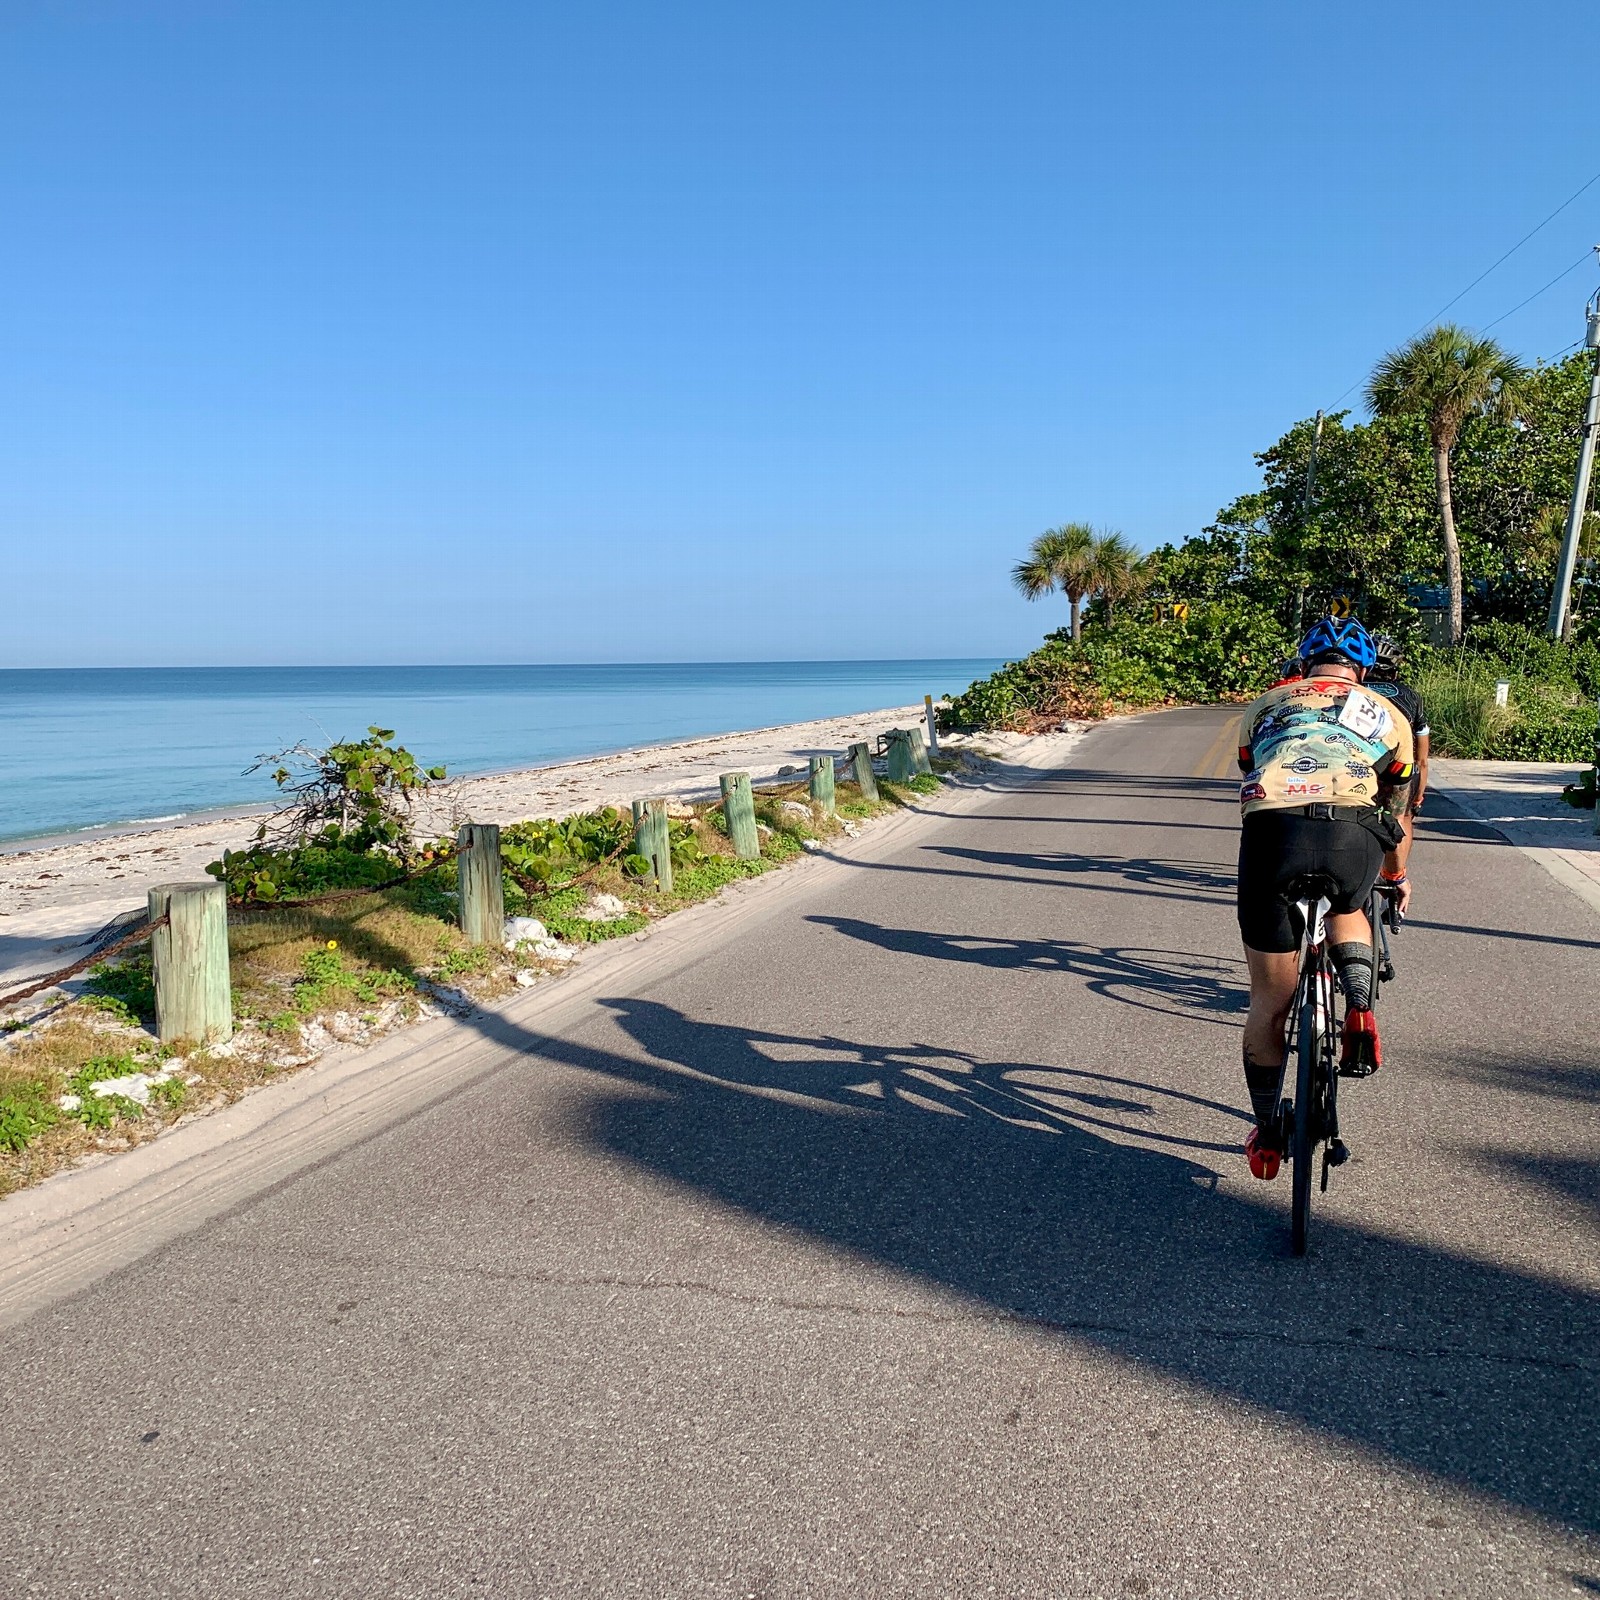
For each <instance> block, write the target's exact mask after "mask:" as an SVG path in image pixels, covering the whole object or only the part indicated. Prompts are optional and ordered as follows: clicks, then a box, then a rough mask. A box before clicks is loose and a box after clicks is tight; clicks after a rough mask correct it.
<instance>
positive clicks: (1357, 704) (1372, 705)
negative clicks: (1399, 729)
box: [1339, 689, 1394, 739]
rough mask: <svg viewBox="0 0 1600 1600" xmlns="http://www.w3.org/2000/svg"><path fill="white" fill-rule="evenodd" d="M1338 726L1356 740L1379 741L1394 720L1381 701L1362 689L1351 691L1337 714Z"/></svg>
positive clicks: (1392, 724)
mask: <svg viewBox="0 0 1600 1600" xmlns="http://www.w3.org/2000/svg"><path fill="white" fill-rule="evenodd" d="M1339 726H1340V727H1341V728H1348V729H1349V730H1350V731H1351V733H1353V734H1354V735H1355V736H1356V737H1357V738H1358V739H1381V738H1382V737H1383V736H1384V735H1385V734H1386V733H1387V732H1388V731H1389V730H1390V729H1391V728H1392V727H1393V726H1394V718H1393V717H1391V716H1390V715H1389V712H1388V708H1387V707H1386V706H1385V705H1384V704H1383V702H1382V701H1381V700H1378V699H1376V698H1374V697H1373V696H1372V695H1370V694H1368V693H1367V692H1366V690H1364V689H1352V690H1351V691H1350V698H1349V699H1348V700H1346V701H1345V703H1344V710H1343V711H1341V712H1340V713H1339Z"/></svg>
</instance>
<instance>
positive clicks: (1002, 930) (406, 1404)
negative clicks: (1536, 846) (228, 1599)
mask: <svg viewBox="0 0 1600 1600" xmlns="http://www.w3.org/2000/svg"><path fill="white" fill-rule="evenodd" d="M1227 720H1228V719H1227V717H1226V716H1225V715H1224V714H1223V713H1220V712H1217V711H1214V710H1199V711H1180V712H1173V713H1167V714H1163V715H1161V716H1156V717H1147V718H1142V719H1139V720H1136V721H1133V722H1128V723H1118V724H1112V725H1108V726H1105V727H1102V728H1100V729H1097V730H1095V731H1094V732H1092V733H1091V734H1089V735H1088V736H1087V737H1086V738H1085V740H1084V741H1083V743H1082V744H1081V745H1080V746H1079V747H1078V749H1077V750H1076V751H1075V752H1074V754H1073V756H1072V758H1071V760H1070V764H1069V765H1067V766H1065V767H1063V768H1062V769H1061V770H1059V771H1055V772H1051V773H1044V774H1039V775H1036V776H1035V777H1034V778H1032V779H1029V780H1021V779H1019V780H1018V781H1017V782H1016V783H1015V784H1013V785H1008V786H1002V787H997V788H996V789H995V790H994V791H993V792H991V793H988V794H986V795H984V796H983V797H982V799H981V801H980V802H979V803H978V804H976V805H975V806H961V805H957V804H955V803H953V802H952V803H951V804H950V805H948V806H941V805H940V804H939V803H938V802H936V803H935V810H936V812H937V811H941V810H942V811H944V812H945V813H946V814H944V815H934V816H932V817H930V818H928V819H927V820H925V821H921V822H917V823H915V824H912V825H911V826H909V827H901V828H897V829H895V830H890V831H888V832H886V833H885V834H884V835H883V837H882V843H881V844H880V845H873V844H872V843H870V841H869V843H868V845H867V847H866V849H865V850H864V851H863V852H862V853H860V854H859V855H858V856H856V858H855V860H854V863H853V865H852V866H851V867H850V868H849V869H848V870H845V871H834V872H830V873H818V874H816V875H814V876H811V877H807V876H806V875H804V874H800V875H797V876H796V877H795V879H794V882H793V886H792V887H790V888H786V889H784V890H783V892H782V893H780V894H775V895H773V896H772V897H771V898H770V900H769V901H768V902H767V903H766V906H765V908H764V909H763V911H762V913H761V915H760V916H759V917H758V918H754V919H752V918H748V917H747V918H745V919H743V920H741V921H738V922H736V923H730V925H729V926H728V927H727V928H726V929H724V930H722V931H718V930H719V924H718V922H717V920H716V919H715V918H714V917H713V918H710V919H708V920H707V921H706V922H705V923H704V924H703V928H704V930H705V931H704V934H703V937H701V938H700V940H699V941H698V943H697V944H696V946H695V947H694V953H693V957H692V959H691V958H690V957H689V956H688V955H683V956H681V957H680V958H678V959H675V960H674V961H673V962H672V963H671V964H670V966H669V967H668V968H666V969H662V970H656V971H654V972H651V973H650V974H649V975H648V976H647V977H645V978H642V979H641V980H640V981H638V982H636V983H633V984H619V986H618V987H617V988H616V989H615V990H613V991H603V992H601V993H600V994H599V995H598V996H597V997H596V998H594V999H593V1000H592V1001H589V1002H586V1003H585V1004H584V1005H583V1006H582V1007H581V1008H579V1010H578V1011H577V1012H576V1014H575V1015H574V1016H573V1017H571V1018H570V1019H569V1020H568V1021H567V1022H566V1023H565V1024H564V1025H563V1026H562V1027H561V1028H560V1029H559V1037H556V1036H552V1034H548V1033H545V1032H542V1031H540V1029H539V1028H538V1027H536V1026H532V1025H530V1024H529V1023H527V1022H526V1021H520V1022H519V1021H518V1020H516V1014H515V1013H513V1014H511V1015H508V1016H491V1017H484V1018H479V1019H477V1020H476V1021H474V1022H472V1023H471V1024H467V1025H466V1026H471V1027H474V1028H476V1029H477V1030H478V1031H479V1032H480V1033H481V1041H480V1042H479V1043H478V1044H477V1045H476V1046H475V1049H476V1050H478V1051H481V1055H482V1064H483V1070H482V1071H481V1072H480V1073H478V1074H477V1075H476V1076H475V1077H474V1078H472V1079H471V1080H470V1081H467V1082H466V1083H465V1084H464V1086H463V1087H461V1088H459V1089H458V1090H457V1091H456V1092H454V1093H452V1094H450V1095H449V1096H447V1097H446V1098H444V1099H442V1100H440V1101H438V1102H437V1103H435V1104H433V1105H431V1106H429V1107H427V1108H425V1109H422V1110H420V1111H416V1112H413V1113H411V1114H408V1115H406V1116H404V1117H403V1118H401V1119H400V1120H398V1121H395V1122H394V1123H392V1124H391V1125H389V1126H387V1127H385V1128H383V1129H381V1130H380V1131H377V1132H375V1133H372V1134H370V1135H368V1136H366V1137H364V1138H362V1139H361V1140H359V1141H358V1142H352V1143H350V1144H348V1145H347V1146H345V1147H343V1148H339V1149H336V1150H334V1151H333V1152H332V1153H331V1154H329V1155H328V1156H326V1157H325V1158H324V1159H322V1160H321V1161H320V1162H319V1163H318V1164H316V1165H315V1166H313V1167H311V1168H310V1169H309V1170H305V1171H302V1172H300V1173H298V1174H297V1175H295V1176H293V1177H291V1178H289V1179H287V1180H285V1181H282V1182H279V1183H277V1184H276V1185H275V1186H274V1187H271V1188H269V1189H267V1190H265V1191H264V1192H262V1193H259V1194H257V1195H255V1196H253V1197H252V1198H251V1199H249V1200H248V1201H247V1202H245V1203H241V1204H238V1205H236V1206H234V1207H233V1209H231V1210H230V1211H228V1212H227V1213H226V1214H225V1215H222V1216H220V1217H218V1218H215V1219H213V1220H211V1221H209V1222H207V1223H205V1224H204V1225H203V1226H200V1227H198V1228H196V1229H195V1230H193V1231H191V1232H189V1233H187V1234H186V1235H184V1236H183V1237H180V1238H178V1239H176V1240H175V1241H173V1242H171V1243H169V1244H167V1245H166V1246H165V1247H164V1248H162V1249H160V1250H159V1251H156V1252H155V1253H153V1254H148V1255H145V1256H144V1257H142V1258H141V1259H138V1260H135V1261H132V1262H131V1263H130V1264H128V1265H126V1266H123V1267H122V1268H120V1269H119V1270H117V1271H115V1272H112V1273H110V1274H108V1275H106V1276H103V1277H102V1278H100V1280H99V1281H98V1282H96V1283H94V1284H93V1285H91V1286H90V1287H88V1288H86V1289H85V1290H83V1291H82V1292H80V1293H78V1294H77V1295H75V1296H74V1297H73V1298H71V1299H68V1300H65V1301H63V1302H61V1303H58V1304H56V1305H54V1306H52V1307H49V1308H47V1309H44V1310H42V1311H41V1312H39V1313H38V1314H36V1315H34V1316H33V1317H32V1318H31V1319H29V1320H27V1321H26V1322H24V1323H22V1324H21V1325H19V1326H16V1327H13V1328H12V1329H11V1330H10V1331H9V1332H7V1333H5V1334H4V1335H0V1358H3V1361H4V1370H5V1373H6V1384H5V1389H4V1396H3V1399H0V1430H3V1432H0V1437H3V1438H4V1440H5V1449H4V1452H3V1458H0V1496H3V1499H0V1504H3V1506H4V1508H5V1524H6V1529H5V1537H4V1539H3V1541H0V1594H3V1595H5V1596H7V1597H13V1596H24V1595H28V1596H32V1595H50V1596H55V1595H74V1596H76V1595H105V1596H116V1597H118V1600H136V1597H144V1596H158V1595H159V1596H167V1595H183V1596H243V1595H249V1596H274V1597H276V1596H285V1597H299V1596H318V1597H322V1596H337V1597H341V1600H349V1597H356V1596H367V1595H374V1596H391V1595H392V1596H419V1597H423V1596H426V1597H432V1596H448V1597H455V1596H524V1595H529V1596H531V1595H552V1596H568V1595H599V1596H652V1597H655V1596H680V1595H681V1596H729V1597H745V1596H760V1597H762V1600H776V1597H779V1596H836V1595H872V1596H880V1595H885V1596H899V1595H906V1596H911V1595H915V1596H919V1597H922V1596H926V1597H932V1596H961V1597H965V1596H978V1595H996V1596H1006V1597H1017V1596H1074V1597H1076V1596H1114V1597H1121V1596H1126V1595H1151V1596H1178V1595H1182V1596H1195V1597H1217V1600H1220V1597H1224V1596H1251V1597H1254V1596H1260V1595H1280V1596H1287V1597H1296V1596H1329V1597H1333V1596H1338V1597H1341V1600H1343V1597H1348V1596H1363V1595H1383V1596H1401V1595H1404V1596H1407V1597H1414V1596H1444V1595H1450V1596H1468V1595H1470V1596H1494V1597H1500V1596H1517V1595H1552V1594H1573V1593H1577V1594H1594V1593H1600V1467H1597V1448H1596V1438H1597V1433H1600V1429H1597V1422H1600V1406H1597V1372H1600V1256H1597V1249H1596V1245H1597V1221H1600V1217H1597V1205H1600V1128H1597V1118H1596V1102H1597V1100H1600V1065H1597V1054H1596V1046H1595V1040H1596V1037H1597V1033H1600V1028H1597V1024H1600V999H1597V993H1600V985H1597V983H1596V981H1595V974H1596V970H1597V968H1596V956H1597V953H1600V917H1597V916H1596V914H1595V913H1594V912H1593V911H1591V910H1590V909H1589V908H1588V907H1586V906H1585V905H1583V904H1582V903H1581V902H1579V901H1578V900H1577V899H1575V898H1574V897H1572V896H1571V895H1569V894H1568V893H1567V891H1566V890H1564V889H1563V888H1561V886H1560V885H1558V884H1556V883H1555V882H1554V881H1553V880H1552V879H1551V878H1549V877H1548V876H1547V875H1546V874H1545V873H1544V872H1542V871H1541V870H1540V868H1539V867H1538V866H1536V865H1535V864H1534V863H1533V862H1531V861H1530V860H1529V859H1528V858H1527V857H1525V856H1523V855H1522V854H1520V853H1519V852H1518V851H1517V850H1515V849H1514V848H1512V847H1511V846H1509V845H1506V844H1503V843H1500V842H1498V841H1497V840H1495V839H1494V838H1493V837H1491V836H1489V835H1488V834H1487V832H1486V830H1484V829H1483V828H1482V827H1481V825H1478V824H1473V823H1468V822H1466V821H1465V820H1463V819H1461V818H1459V817H1457V818H1455V819H1451V818H1450V817H1448V816H1444V815H1440V816H1438V817H1437V818H1436V819H1434V820H1431V821H1430V823H1429V825H1428V827H1427V830H1426V836H1425V839H1424V841H1423V842H1422V843H1421V844H1420V845H1419V846H1418V850H1417V854H1416V857H1415V864H1414V875H1415V876H1416V877H1417V878H1418V879H1419V881H1420V887H1419V891H1418V904H1417V906H1416V908H1415V917H1414V920H1413V923H1412V924H1411V925H1410V926H1409V927H1408V928H1407V930H1406V932H1405V933H1404V935H1403V936H1402V938H1401V940H1400V943H1399V949H1398V955H1399V960H1400V964H1401V968H1402V971H1401V980H1400V982H1399V983H1398V984H1396V985H1395V986H1394V987H1393V988H1392V989H1391V991H1390V992H1389V994H1388V995H1387V996H1386V1001H1385V1007H1384V1010H1383V1011H1382V1012H1381V1018H1382V1021H1383V1025H1384V1035H1385V1041H1386V1047H1387V1053H1388V1056H1389V1065H1388V1066H1386V1067H1385V1070H1384V1072H1383V1073H1382V1074H1381V1075H1380V1076H1379V1077H1378V1078H1376V1079H1375V1080H1373V1081H1371V1082H1369V1083H1365V1084H1358V1085H1355V1086H1353V1087H1351V1088H1350V1090H1349V1092H1348V1094H1347V1096H1346V1098H1345V1104H1344V1109H1345V1111H1346V1117H1345V1120H1346V1124H1347V1136H1348V1139H1349V1142H1350V1144H1351V1145H1352V1148H1353V1150H1354V1152H1355V1160H1354V1161H1353V1162H1352V1163H1351V1165H1349V1166H1348V1167H1346V1168H1345V1169H1343V1171H1342V1172H1340V1173H1337V1174H1336V1175H1335V1178H1334V1185H1333V1188H1332V1190H1331V1192H1330V1193H1329V1194H1328V1195H1327V1196H1326V1197H1325V1198H1324V1199H1323V1201H1322V1202H1321V1204H1320V1206H1319V1209H1318V1211H1317V1213H1316V1215H1315V1217H1314V1228H1315V1235H1314V1246H1313V1254H1312V1255H1311V1256H1310V1257H1309V1258H1307V1259H1305V1260H1295V1259H1293V1258H1291V1257H1290V1256H1289V1255H1288V1254H1287V1249H1286V1229H1287V1205H1288V1182H1287V1178H1286V1177H1285V1179H1283V1180H1280V1181H1279V1182H1278V1183H1276V1184H1273V1185H1264V1184H1258V1183H1253V1182H1252V1181H1251V1180H1250V1178H1249V1176H1248V1172H1247V1169H1246V1167H1245V1163H1244V1158H1243V1155H1242V1153H1241V1142H1242V1138H1243V1135H1244V1132H1245V1130H1246V1127H1247V1121H1246V1117H1245V1111H1244V1106H1245V1097H1244V1093H1243V1085H1242V1081H1241V1077H1240V1072H1239V1066H1238V1054H1239V1024H1240V1009H1241V1004H1242V989H1241V984H1242V965H1241V963H1240V961H1239V959H1238V948H1237V939H1236V934H1235V931H1234V925H1233V917H1232V904H1231V894H1232V876H1233V857H1234V851H1235V848H1236V832H1237V824H1236V806H1235V803H1234V797H1235V793H1236V790H1235V786H1234V784H1233V782H1232V781H1231V780H1230V779H1229V778H1228V777H1226V776H1223V775H1221V774H1222V773H1224V772H1225V770H1226V761H1225V755H1226V747H1227ZM1219 752H1220V754H1219ZM1439 809H1440V812H1441V813H1442V812H1443V811H1444V810H1445V809H1446V808H1444V807H1442V806H1441V807H1440V808H1439ZM620 970H621V969H619V971H620Z"/></svg>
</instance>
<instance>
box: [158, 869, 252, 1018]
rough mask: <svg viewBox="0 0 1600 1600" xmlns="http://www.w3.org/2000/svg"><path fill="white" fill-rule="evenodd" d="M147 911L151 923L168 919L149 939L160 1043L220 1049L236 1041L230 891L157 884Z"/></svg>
mask: <svg viewBox="0 0 1600 1600" xmlns="http://www.w3.org/2000/svg"><path fill="white" fill-rule="evenodd" d="M149 906H150V920H151V921H152V922H156V921H158V920H159V919H160V918H162V917H166V918H167V919H168V925H167V926H166V927H165V928H157V929H156V930H155V932H154V933H152V934H151V935H150V961H151V965H152V967H153V968H154V970H155V984H156V1033H157V1035H158V1036H159V1038H160V1040H161V1042H162V1043H163V1044H171V1043H173V1042H175V1041H176V1040H178V1039H191V1040H193V1041H194V1042H195V1043H196V1044H220V1043H221V1042H222V1041H223V1040H224V1039H230V1038H232V1037H233V994H232V990H231V989H230V987H229V980H228V898H227V890H226V889H224V888H223V886H222V885H221V884H220V883H217V882H215V881H210V882H207V883H163V884H158V885H157V886H156V887H155V888H153V889H152V890H150V894H149Z"/></svg>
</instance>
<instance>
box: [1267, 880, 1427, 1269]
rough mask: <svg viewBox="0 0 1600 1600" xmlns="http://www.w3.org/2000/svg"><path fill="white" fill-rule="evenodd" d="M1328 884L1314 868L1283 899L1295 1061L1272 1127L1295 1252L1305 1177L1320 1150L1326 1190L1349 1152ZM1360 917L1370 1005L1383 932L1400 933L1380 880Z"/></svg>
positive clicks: (1307, 1204) (1393, 897) (1382, 969)
mask: <svg viewBox="0 0 1600 1600" xmlns="http://www.w3.org/2000/svg"><path fill="white" fill-rule="evenodd" d="M1334 892H1335V891H1334V886H1333V883H1332V882H1331V881H1330V880H1329V879H1328V878H1326V877H1324V876H1322V875H1320V874H1315V873H1313V874H1308V875H1307V876H1305V877H1302V878H1297V879H1296V880H1295V881H1294V882H1293V883H1291V884H1290V886H1289V897H1290V898H1291V899H1292V900H1293V901H1294V902H1295V906H1296V909H1297V910H1298V911H1299V913H1300V919H1301V927H1302V929H1303V930H1304V931H1303V932H1302V934H1301V936H1300V981H1299V984H1298V986H1297V988H1296V990H1295V997H1294V1009H1293V1010H1292V1011H1291V1012H1290V1013H1289V1037H1288V1041H1287V1043H1288V1053H1287V1054H1286V1055H1285V1057H1284V1059H1285V1061H1293V1062H1294V1063H1295V1079H1294V1098H1293V1099H1292V1100H1290V1099H1285V1100H1284V1101H1283V1104H1282V1106H1281V1108H1280V1122H1279V1126H1280V1127H1281V1128H1283V1130H1284V1132H1285V1133H1286V1134H1287V1135H1288V1137H1287V1140H1286V1143H1287V1146H1288V1149H1287V1154H1288V1157H1289V1172H1290V1178H1291V1185H1290V1187H1291V1190H1292V1194H1291V1207H1290V1242H1291V1245H1292V1248H1293V1250H1294V1253H1295V1254H1296V1255H1297V1256H1303V1255H1304V1254H1305V1253H1306V1245H1307V1242H1308V1238H1309V1233H1310V1227H1311V1180H1312V1178H1313V1176H1314V1175H1315V1169H1316V1167H1317V1159H1316V1158H1317V1148H1318V1146H1319V1145H1320V1146H1321V1148H1322V1161H1321V1179H1322V1181H1321V1184H1320V1189H1321V1192H1322V1193H1324V1194H1326V1193H1327V1190H1328V1172H1329V1170H1330V1169H1331V1168H1333V1167H1342V1166H1343V1165H1344V1164H1345V1162H1347V1161H1348V1160H1349V1159H1350V1151H1349V1148H1348V1146H1347V1145H1346V1144H1345V1142H1344V1140H1343V1139H1341V1138H1340V1137H1339V1042H1340V1033H1341V1029H1340V1020H1339V1014H1338V1010H1337V1007H1336V1003H1335V1002H1336V1000H1337V998H1338V993H1339V980H1338V977H1337V975H1336V974H1335V972H1334V967H1333V958H1332V956H1331V955H1330V954H1329V951H1328V932H1327V918H1328V912H1329V910H1330V909H1331V905H1332V896H1333V894H1334ZM1367 921H1368V923H1369V924H1370V925H1371V928H1372V968H1373V974H1374V977H1375V979H1376V982H1375V983H1374V985H1373V990H1374V992H1373V996H1372V1000H1373V1005H1374V1007H1376V1005H1377V1000H1378V990H1379V989H1380V988H1381V987H1382V985H1383V984H1385V983H1388V982H1389V981H1390V980H1391V979H1392V978H1393V977H1394V974H1395V967H1394V958H1393V955H1392V952H1391V949H1390V942H1389V941H1390V937H1391V935H1393V934H1398V933H1399V931H1400V911H1399V899H1398V894H1397V892H1396V891H1395V890H1393V889H1391V888H1390V887H1389V886H1388V885H1387V884H1384V883H1378V884H1375V885H1374V886H1373V889H1372V893H1371V895H1370V896H1369V897H1368V899H1367Z"/></svg>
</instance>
